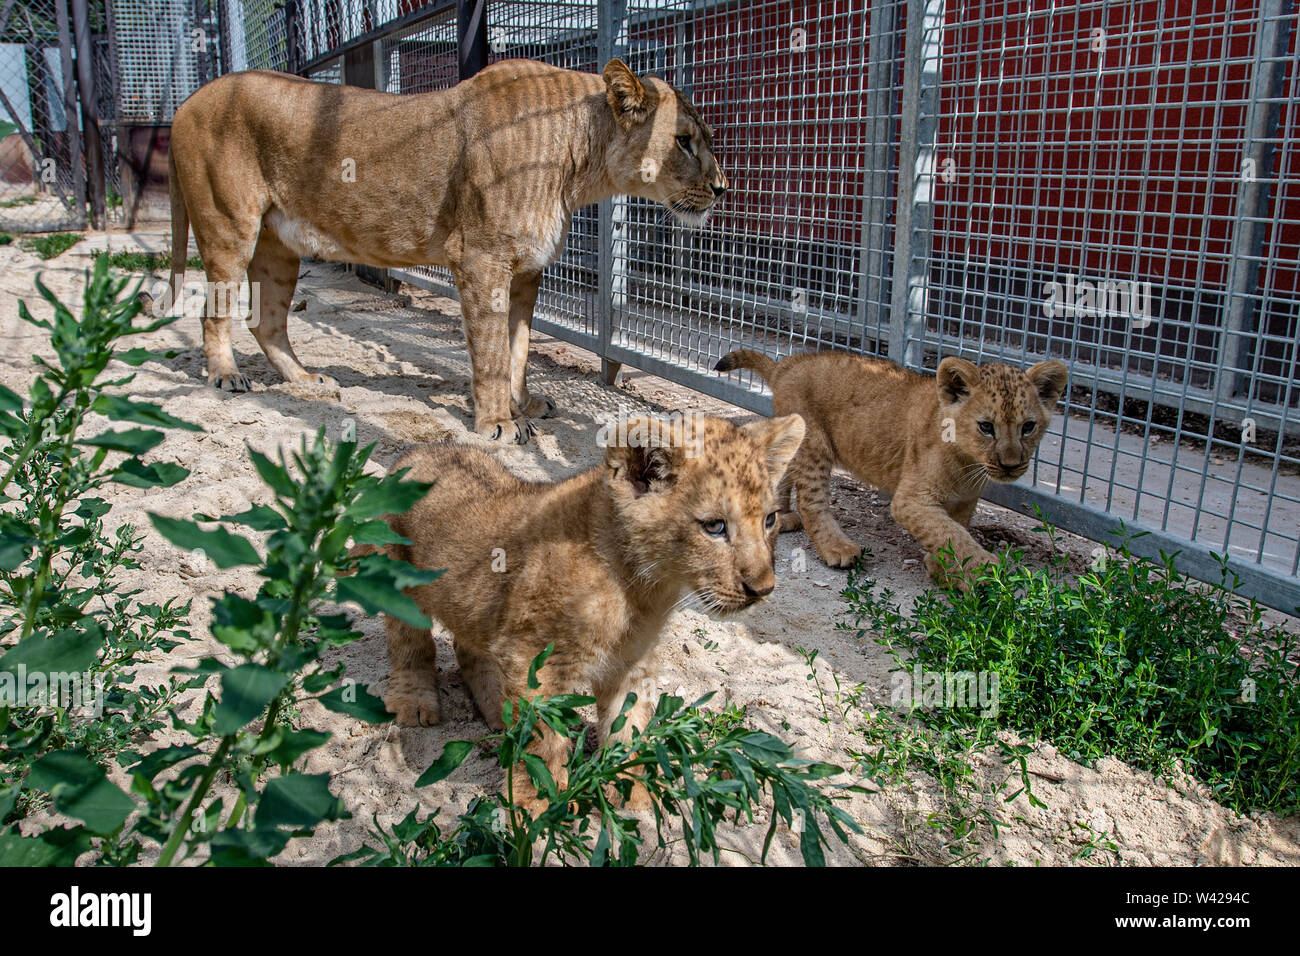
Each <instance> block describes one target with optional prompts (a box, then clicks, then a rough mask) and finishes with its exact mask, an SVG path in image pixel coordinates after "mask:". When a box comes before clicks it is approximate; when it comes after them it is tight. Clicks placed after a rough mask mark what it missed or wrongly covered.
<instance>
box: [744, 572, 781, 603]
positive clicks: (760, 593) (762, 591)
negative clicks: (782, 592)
mask: <svg viewBox="0 0 1300 956" xmlns="http://www.w3.org/2000/svg"><path fill="white" fill-rule="evenodd" d="M740 584H741V587H743V588H744V589H745V597H747V598H749V599H750V600H751V601H757V600H758V599H759V598H763V597H767V596H768V595H769V594H771V593H772V591H773V589H775V587H776V580H775V578H773V579H771V580H763V581H758V582H756V584H754V585H751V584H750V583H749V582H748V581H742V582H740Z"/></svg>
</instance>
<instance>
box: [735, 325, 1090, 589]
mask: <svg viewBox="0 0 1300 956" xmlns="http://www.w3.org/2000/svg"><path fill="white" fill-rule="evenodd" d="M716 368H717V370H718V371H721V372H729V371H732V370H733V369H740V368H747V369H751V370H753V371H755V372H757V373H758V374H759V375H760V376H762V377H763V379H764V380H766V381H767V383H768V384H769V385H771V386H772V410H773V413H774V414H777V415H788V414H791V413H797V414H799V415H801V416H803V419H804V422H805V424H806V426H807V435H806V437H805V438H804V442H803V445H802V447H801V448H800V449H799V454H798V455H797V456H796V457H795V460H794V462H793V464H792V465H791V466H790V474H789V476H788V477H787V480H786V482H785V483H784V484H783V488H782V517H781V529H782V530H783V531H792V530H794V529H796V528H798V527H799V526H800V524H802V525H803V527H804V528H806V529H807V531H808V536H809V537H810V538H811V539H812V543H813V547H815V548H816V549H817V554H818V555H820V556H821V559H822V560H823V561H825V562H826V563H827V564H828V565H830V566H831V567H836V568H844V567H848V566H850V565H851V564H852V563H853V561H854V559H855V558H857V556H858V555H859V554H860V553H861V551H862V547H861V546H860V545H858V544H855V543H854V542H852V541H850V540H849V538H848V537H847V536H846V535H845V534H844V532H843V531H842V530H841V529H840V526H839V523H838V522H837V521H836V520H835V517H834V516H833V515H832V514H831V510H830V501H829V493H830V477H831V469H832V468H834V467H835V465H836V464H837V463H838V464H840V465H842V466H843V467H844V468H847V469H848V470H849V471H851V472H852V473H853V474H854V475H856V476H857V477H858V478H859V479H860V480H862V481H864V482H866V483H867V484H870V485H874V486H876V487H877V488H880V489H882V490H884V491H886V492H890V493H892V494H893V496H894V499H893V502H892V504H891V505H890V513H891V514H893V516H894V518H895V520H896V521H898V523H899V524H900V525H902V526H903V527H904V528H906V529H907V530H908V531H909V532H910V533H911V534H912V536H913V537H914V538H916V540H917V541H919V542H920V543H921V546H922V547H923V548H925V550H926V557H925V566H926V569H927V570H928V571H929V572H930V574H931V576H932V577H934V578H935V580H937V581H941V582H942V580H943V575H942V573H941V568H940V567H939V564H938V562H937V561H936V560H935V555H936V554H937V553H938V552H939V551H940V550H941V549H942V548H944V547H945V546H946V545H951V546H952V550H953V557H954V559H955V561H956V563H957V564H958V565H961V564H963V563H968V564H969V566H970V567H971V569H972V570H974V569H975V568H977V567H978V566H980V565H984V564H991V563H993V562H995V561H996V560H997V559H996V558H995V557H994V556H993V555H992V554H990V553H989V552H988V551H986V550H985V549H984V548H982V547H980V546H979V544H978V543H976V541H975V539H974V538H972V537H971V535H970V532H969V531H967V530H966V529H967V528H968V527H969V525H970V520H971V517H972V516H973V515H974V514H975V505H976V503H977V502H978V501H979V497H980V492H981V491H983V489H984V485H985V484H986V483H987V482H989V481H998V482H1013V481H1015V480H1016V479H1017V478H1019V477H1020V476H1021V475H1023V474H1024V473H1025V470H1026V469H1028V468H1029V461H1030V459H1031V458H1033V456H1034V451H1035V450H1036V449H1037V448H1038V443H1039V442H1040V441H1041V440H1042V437H1043V433H1044V431H1046V429H1047V425H1048V422H1049V421H1050V420H1051V417H1052V411H1053V409H1054V408H1055V407H1056V402H1057V399H1059V398H1060V397H1061V392H1062V391H1063V390H1064V388H1065V381H1066V377H1067V371H1066V368H1065V366H1064V365H1062V364H1061V363H1060V362H1039V363H1038V364H1037V365H1034V366H1032V367H1030V368H1029V369H1026V370H1021V369H1018V368H1014V367H1012V366H1010V365H1001V364H996V363H992V364H987V365H982V366H977V365H974V364H973V363H971V362H967V361H966V360H965V359H960V358H956V357H953V356H949V357H948V358H945V359H944V360H943V361H942V362H940V363H939V369H938V374H937V375H935V376H930V375H921V374H918V373H916V372H910V371H907V370H906V369H904V368H902V367H900V366H899V365H896V364H895V363H893V362H890V361H888V360H886V359H878V358H867V357H864V356H858V355H849V354H846V353H843V352H819V353H810V354H806V355H792V356H790V357H789V358H786V359H783V360H782V361H781V362H779V363H777V362H775V361H773V360H772V359H770V358H768V357H767V356H765V355H761V354H759V353H758V352H751V351H747V350H740V351H736V352H731V353H729V354H728V355H725V356H723V358H722V359H721V361H719V362H718V364H717V366H716ZM792 490H793V492H794V495H795V505H796V507H797V508H798V512H797V513H796V512H793V511H791V510H790V493H791V491H792ZM958 583H960V581H959V582H958Z"/></svg>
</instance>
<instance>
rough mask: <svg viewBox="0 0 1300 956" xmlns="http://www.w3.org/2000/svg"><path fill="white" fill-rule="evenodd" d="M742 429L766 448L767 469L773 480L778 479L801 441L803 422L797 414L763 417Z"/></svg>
mask: <svg viewBox="0 0 1300 956" xmlns="http://www.w3.org/2000/svg"><path fill="white" fill-rule="evenodd" d="M743 430H744V431H747V432H749V434H750V435H751V436H753V438H754V439H755V440H756V441H757V442H758V443H759V444H760V445H762V446H764V448H766V449H767V470H768V472H769V473H770V474H771V476H772V480H773V481H780V480H781V476H782V475H784V474H785V470H786V468H787V467H789V465H790V459H792V458H793V457H794V455H795V452H797V451H798V450H799V445H800V443H802V442H803V433H804V423H803V419H802V418H801V417H799V416H798V415H785V416H783V417H781V418H764V419H760V420H759V421H756V422H750V423H749V424H748V425H745V426H743Z"/></svg>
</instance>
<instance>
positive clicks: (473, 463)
mask: <svg viewBox="0 0 1300 956" xmlns="http://www.w3.org/2000/svg"><path fill="white" fill-rule="evenodd" d="M803 432H804V425H803V421H802V420H801V419H800V418H799V417H798V416H797V415H789V416H786V417H783V418H775V419H771V420H763V421H757V422H754V423H752V424H749V425H744V426H737V425H733V424H731V423H730V422H726V421H722V420H720V419H716V418H707V417H704V416H684V417H675V418H670V419H663V418H642V419H635V420H633V421H631V422H625V423H624V424H623V425H622V426H621V427H620V428H618V429H617V435H616V436H615V438H614V439H612V440H611V441H609V442H608V443H606V450H605V461H604V463H603V464H601V465H599V466H598V467H596V468H593V469H591V470H590V471H587V472H585V473H583V474H580V475H577V476H576V477H573V478H570V479H568V480H567V481H562V482H559V483H558V484H548V483H535V482H526V481H521V480H519V479H518V478H515V477H514V476H512V475H511V474H510V473H509V472H508V471H506V469H505V468H504V467H502V466H501V465H500V464H498V463H497V461H496V460H495V459H493V458H491V457H490V456H488V455H487V454H485V453H484V452H481V451H477V450H474V449H470V448H467V447H464V446H458V445H454V444H433V445H425V446H423V447H421V448H418V449H416V450H414V451H412V452H411V453H409V454H407V455H406V456H405V457H403V458H402V459H401V460H400V461H398V462H397V463H396V464H395V465H394V466H393V467H394V469H398V468H409V469H410V474H409V477H410V478H411V479H413V480H418V481H430V482H436V483H435V484H434V486H433V488H432V489H430V491H429V492H428V494H427V495H425V497H424V498H423V499H421V500H420V501H419V502H417V503H416V504H415V506H414V507H413V508H411V510H410V511H408V512H407V513H406V514H401V515H391V516H389V518H388V522H389V524H390V526H391V527H392V529H393V530H394V531H395V532H396V533H397V534H400V535H402V536H404V537H406V538H407V539H409V540H410V542H411V543H410V544H409V545H390V546H388V548H387V550H388V553H389V554H390V555H391V556H392V557H395V558H399V559H402V560H405V561H409V562H410V563H412V564H414V565H416V566H417V567H420V568H427V569H439V568H445V569H446V573H445V574H443V575H442V576H441V577H440V578H438V580H437V581H434V582H433V583H431V584H427V585H423V586H421V587H418V588H412V589H410V590H409V591H408V592H407V593H408V594H409V595H410V596H411V598H412V599H413V600H415V601H416V603H418V604H419V606H420V607H421V608H422V609H423V611H424V612H425V613H426V614H428V615H429V616H430V617H432V618H434V619H436V620H438V621H440V622H441V623H442V624H443V625H445V626H446V627H447V629H448V630H449V631H450V632H451V636H452V641H453V644H454V646H455V650H456V660H457V661H458V663H459V664H460V671H461V676H462V677H463V678H464V680H465V683H466V684H467V685H468V686H469V690H470V693H471V694H472V695H473V698H474V702H475V703H476V704H477V705H478V709H479V711H480V712H481V713H482V715H483V717H484V719H485V720H487V722H488V724H489V725H491V726H492V727H493V728H494V729H498V730H499V729H501V727H502V704H503V702H504V701H505V700H506V699H511V700H513V699H515V698H518V697H525V698H527V697H532V696H534V695H536V694H545V695H553V694H562V693H574V692H583V693H588V692H589V693H592V694H593V695H594V696H595V697H596V698H597V708H598V712H599V717H600V724H601V736H602V738H603V737H604V736H605V735H607V734H608V730H609V725H610V723H611V722H612V721H613V719H614V718H615V717H617V716H618V713H619V709H620V707H621V706H622V704H623V700H624V698H625V697H626V695H627V693H628V692H629V691H630V690H632V689H634V687H638V688H639V687H640V686H642V681H646V680H653V674H651V673H649V672H648V670H647V668H646V666H645V663H644V662H645V659H646V658H647V656H648V655H649V653H650V651H651V649H652V648H653V647H654V646H655V644H656V643H657V642H658V640H659V635H660V632H661V631H662V629H663V626H664V622H665V621H666V620H667V618H668V616H669V614H670V613H671V612H672V611H673V609H674V608H675V607H677V606H678V604H679V602H680V601H681V599H683V598H684V597H688V596H689V597H692V598H694V599H696V600H697V601H698V604H699V606H701V607H703V608H704V609H706V610H709V611H713V612H718V613H722V614H727V613H730V612H734V611H740V610H742V609H744V608H747V607H749V606H750V605H751V604H753V603H754V602H756V601H758V600H759V599H761V598H763V597H764V596H766V595H767V594H769V593H770V592H771V591H772V588H773V586H774V584H775V577H774V573H773V567H774V558H773V548H774V546H775V544H776V535H777V523H778V518H777V491H778V484H779V482H780V479H781V476H782V475H783V473H784V472H785V469H786V465H787V464H789V462H790V459H791V458H792V457H793V456H794V453H795V450H796V449H797V448H798V447H799V442H800V440H801V439H802V438H803ZM385 623H386V626H387V630H388V654H389V660H390V663H391V664H392V679H391V680H390V682H389V686H388V692H387V695H386V696H385V698H384V700H385V703H386V704H387V706H388V709H389V710H391V711H392V712H393V713H394V714H395V715H396V718H397V723H398V724H401V725H405V726H414V725H416V724H432V723H436V722H437V720H438V717H439V710H438V691H437V669H436V662H435V658H434V642H433V639H432V637H431V636H430V634H429V632H428V631H427V630H422V629H420V628H416V627H412V626H410V625H408V624H405V623H403V622H402V621H400V620H397V619H396V618H393V617H387V618H386V621H385ZM548 644H554V645H555V650H554V652H553V653H552V655H551V657H550V659H549V660H548V661H547V663H546V666H545V667H543V668H542V669H541V670H540V671H539V672H538V675H537V676H538V679H539V680H540V681H541V688H540V689H538V690H531V691H530V690H529V689H528V686H527V679H528V665H529V663H530V662H531V661H532V660H533V658H535V657H536V656H537V655H538V654H539V653H541V652H542V651H543V650H544V649H545V648H546V646H547V645H548ZM655 704H656V701H655V700H653V699H651V695H650V694H648V693H646V692H645V691H644V690H639V692H638V701H637V703H636V705H635V707H634V708H633V710H632V711H631V712H630V713H629V715H628V720H627V723H626V724H625V725H624V728H623V730H621V731H620V733H621V734H624V735H627V734H630V731H631V729H632V727H633V726H634V725H635V726H636V727H638V728H644V727H645V726H646V723H647V721H648V719H649V717H650V716H651V715H652V714H653V712H654V707H655ZM543 733H544V737H543V738H542V740H541V741H540V742H539V743H538V744H537V746H536V749H537V752H538V754H539V756H541V757H542V758H543V759H544V760H545V761H546V764H547V766H548V767H549V769H550V771H551V774H552V776H554V777H555V779H556V781H557V782H558V783H563V781H564V779H565V771H564V767H565V763H566V759H567V748H566V747H565V741H564V740H563V739H562V738H560V737H558V736H556V735H554V734H553V733H552V732H551V731H549V729H547V730H544V731H543ZM525 789H526V788H525ZM528 802H529V803H530V804H531V803H532V801H528Z"/></svg>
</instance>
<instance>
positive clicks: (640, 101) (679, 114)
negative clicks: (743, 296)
mask: <svg viewBox="0 0 1300 956" xmlns="http://www.w3.org/2000/svg"><path fill="white" fill-rule="evenodd" d="M604 78H605V99H606V102H607V103H608V104H609V108H610V109H611V110H613V112H614V120H615V133H614V136H615V139H614V141H613V142H611V143H610V144H609V147H608V149H607V151H606V167H607V171H608V173H609V176H610V179H611V181H612V182H613V183H614V184H615V186H617V187H618V188H619V189H620V190H621V191H623V192H627V193H629V194H631V195H633V196H641V197H643V198H645V199H653V200H655V201H656V202H659V203H662V204H663V205H665V206H667V207H668V209H669V210H670V211H671V212H672V214H673V216H674V217H676V218H677V219H678V220H680V221H681V222H683V223H685V224H687V225H689V226H694V227H697V228H698V227H700V226H703V225H704V223H705V222H706V221H707V220H708V214H709V211H710V210H711V209H712V208H713V206H714V204H715V203H716V202H717V201H718V200H719V199H720V198H721V197H722V194H723V193H725V192H726V191H727V177H726V176H725V175H723V173H722V170H721V169H720V168H719V167H718V161H717V159H716V158H715V157H714V155H713V129H712V128H711V127H710V126H709V124H708V123H706V122H704V120H703V118H701V116H700V114H699V111H698V110H696V109H695V106H694V104H692V103H691V101H690V100H688V99H686V97H684V96H682V94H681V93H679V92H678V91H677V90H675V89H674V88H673V87H671V86H669V85H668V84H667V83H665V82H664V81H663V80H660V79H658V78H655V77H647V78H646V79H644V80H642V79H640V78H639V77H637V75H636V74H635V73H633V72H632V71H631V70H630V69H628V67H627V64H625V63H624V62H623V61H622V60H619V59H614V60H610V61H609V63H608V64H607V65H606V67H605V72H604Z"/></svg>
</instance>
